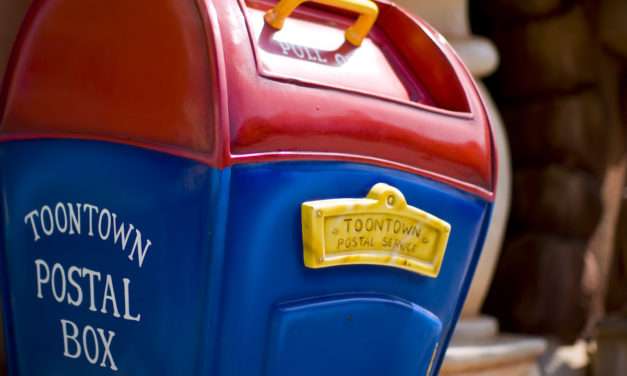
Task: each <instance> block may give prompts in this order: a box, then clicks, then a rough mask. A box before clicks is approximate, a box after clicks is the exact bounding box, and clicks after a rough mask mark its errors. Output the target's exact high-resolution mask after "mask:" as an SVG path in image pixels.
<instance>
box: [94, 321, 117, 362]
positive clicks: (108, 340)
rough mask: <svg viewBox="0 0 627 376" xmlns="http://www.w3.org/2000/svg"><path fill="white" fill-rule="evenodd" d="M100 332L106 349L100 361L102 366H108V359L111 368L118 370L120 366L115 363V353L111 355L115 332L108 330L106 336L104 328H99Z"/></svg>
mask: <svg viewBox="0 0 627 376" xmlns="http://www.w3.org/2000/svg"><path fill="white" fill-rule="evenodd" d="M98 334H99V335H100V340H102V344H103V346H104V351H103V354H102V362H101V363H100V367H106V365H107V359H108V360H109V364H110V366H109V368H111V370H113V371H117V370H118V366H117V365H116V364H115V361H114V360H113V355H111V341H113V337H115V332H112V331H110V330H109V331H108V336H107V337H106V338H105V333H104V330H102V329H100V328H98Z"/></svg>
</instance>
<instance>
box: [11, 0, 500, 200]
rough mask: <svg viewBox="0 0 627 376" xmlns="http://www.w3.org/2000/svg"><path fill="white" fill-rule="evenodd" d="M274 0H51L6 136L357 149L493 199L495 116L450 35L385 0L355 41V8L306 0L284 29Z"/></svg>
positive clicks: (271, 149)
mask: <svg viewBox="0 0 627 376" xmlns="http://www.w3.org/2000/svg"><path fill="white" fill-rule="evenodd" d="M272 4H273V2H264V1H246V2H245V1H244V0H240V1H235V0H213V1H212V0H197V1H196V2H194V1H193V0H189V1H181V0H134V1H121V0H119V1H118V0H116V1H107V2H101V1H100V2H98V1H84V0H83V1H67V0H66V1H61V0H37V1H36V2H35V4H34V5H33V7H32V8H31V10H30V12H29V14H28V16H27V19H26V21H25V23H24V26H23V28H22V31H21V33H20V36H19V38H18V42H17V43H16V46H15V50H14V54H13V57H12V60H11V62H10V67H9V70H8V72H7V76H6V79H5V80H4V87H3V90H2V97H1V98H0V99H1V100H2V101H1V102H0V103H1V104H2V107H0V111H2V112H1V113H0V115H1V125H0V137H1V139H2V140H19V139H26V138H68V137H71V138H81V139H97V140H107V141H114V142H123V143H130V144H133V145H138V146H142V147H148V148H152V149H157V150H161V151H165V152H168V153H172V154H176V155H182V156H185V157H187V158H193V159H196V160H199V161H202V162H204V163H207V164H210V165H212V166H215V167H226V166H229V165H232V164H237V163H254V162H263V161H275V160H346V161H354V162H361V163H369V164H376V165H382V166H387V167H393V168H397V169H401V170H405V171H409V172H413V173H418V174H421V175H424V176H427V177H430V178H432V179H435V180H439V181H444V182H446V183H449V184H451V185H454V186H456V187H458V188H460V189H463V190H466V191H468V192H471V193H473V194H476V195H479V196H481V197H483V198H485V199H488V200H491V199H492V198H493V192H494V182H495V177H494V171H495V170H494V164H495V161H494V155H493V150H492V149H493V146H492V140H491V132H490V126H489V122H488V118H487V115H486V112H485V109H484V107H483V104H482V102H481V99H480V95H479V93H478V91H477V89H476V87H475V85H474V83H473V79H472V77H471V76H470V74H469V73H468V72H467V70H466V69H465V68H464V66H463V64H462V63H461V62H460V60H459V58H458V57H457V56H456V55H455V53H454V52H453V51H452V49H451V47H450V46H449V45H448V44H447V43H446V42H445V41H444V40H443V39H442V37H441V36H439V34H437V33H436V32H435V31H433V30H432V29H431V28H430V27H428V26H427V25H426V24H424V23H422V22H421V21H419V20H416V19H414V18H412V17H411V16H409V15H408V14H406V13H405V12H403V11H401V10H400V9H399V8H397V7H396V6H395V5H392V4H391V3H388V2H386V1H379V2H378V5H379V8H380V16H379V18H378V21H377V23H376V24H375V27H374V29H373V31H372V32H371V34H370V36H369V37H368V38H367V39H366V40H365V41H364V44H363V45H362V47H359V48H354V47H352V46H350V45H348V44H346V43H344V41H343V30H344V28H345V27H347V26H348V25H349V24H350V22H351V20H352V17H353V16H352V15H350V14H347V13H346V12H344V11H340V10H337V9H332V8H328V7H323V6H310V5H307V6H302V7H301V8H299V9H298V10H297V11H296V12H295V13H294V14H293V15H292V16H291V17H290V19H288V21H287V22H286V26H285V27H284V29H283V30H281V31H278V32H277V31H274V30H273V29H271V28H269V27H267V26H265V24H264V23H263V21H262V19H261V17H262V16H263V11H265V10H266V9H268V8H269V7H270V6H272ZM338 54H339V55H340V56H341V58H337V56H338Z"/></svg>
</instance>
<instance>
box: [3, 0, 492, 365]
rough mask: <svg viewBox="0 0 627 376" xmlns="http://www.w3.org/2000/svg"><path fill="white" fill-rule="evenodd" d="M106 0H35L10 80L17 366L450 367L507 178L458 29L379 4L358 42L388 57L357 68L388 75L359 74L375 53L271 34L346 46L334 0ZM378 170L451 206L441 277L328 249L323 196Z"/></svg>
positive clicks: (6, 277)
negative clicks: (270, 20)
mask: <svg viewBox="0 0 627 376" xmlns="http://www.w3.org/2000/svg"><path fill="white" fill-rule="evenodd" d="M105 3H106V4H105ZM105 3H102V2H90V1H60V0H39V1H36V2H35V4H34V5H33V7H32V9H31V10H30V12H29V15H28V17H27V20H26V22H25V24H24V26H23V29H22V32H21V34H20V38H19V39H18V42H17V44H16V47H15V50H14V54H13V57H12V61H11V67H10V69H9V71H8V73H7V75H6V77H5V80H4V86H3V91H2V97H1V99H2V102H0V106H1V107H0V108H1V111H2V112H1V115H2V118H1V119H2V123H1V125H0V194H1V195H2V201H1V203H0V210H1V214H2V216H1V222H2V227H1V228H0V229H1V231H0V236H1V249H0V260H1V269H0V270H1V278H2V280H1V282H2V296H3V300H2V302H3V312H4V328H5V337H6V338H5V341H6V351H7V356H8V363H9V373H10V375H23V376H30V375H50V376H51V375H63V376H70V375H112V374H122V375H136V376H143V375H216V376H218V375H219V376H227V375H229V376H230V375H246V376H250V375H272V376H293V375H299V376H308V375H312V376H313V375H320V374H326V375H338V376H351V375H360V376H364V375H390V376H410V375H411V376H415V375H423V374H424V375H426V374H435V373H437V371H438V369H439V366H440V364H441V362H442V359H443V355H444V352H445V349H446V347H447V344H448V341H449V339H450V336H451V333H452V331H453V329H454V325H455V322H456V320H457V318H458V316H459V313H460V310H461V307H462V304H463V300H464V297H465V295H466V293H467V290H468V287H469V284H470V281H471V279H472V274H473V272H474V269H475V266H476V263H477V260H478V258H479V255H480V250H481V246H482V243H483V238H484V236H485V233H486V230H487V227H488V225H489V219H490V213H491V207H492V199H493V194H492V192H494V187H493V185H494V183H493V180H494V177H493V171H494V164H495V162H494V156H493V151H492V142H491V133H490V129H489V124H488V121H487V116H486V115H485V111H484V109H483V107H482V104H481V100H480V98H479V95H478V93H477V91H476V88H475V87H474V84H473V82H472V78H471V77H470V76H469V74H468V73H467V72H466V70H465V69H464V68H463V66H462V64H461V63H460V62H459V60H458V59H457V58H456V56H455V55H454V53H453V52H452V51H451V49H450V47H449V46H448V45H447V44H446V43H445V42H444V41H443V40H442V39H441V38H440V37H439V36H438V35H437V34H436V33H435V32H434V31H433V30H431V29H430V28H428V27H427V26H426V25H424V24H423V23H421V21H418V20H416V19H414V18H412V17H410V16H409V15H407V14H406V13H404V12H402V11H401V10H399V9H398V8H397V7H396V6H394V5H391V4H389V3H386V2H379V3H378V5H379V8H380V11H381V14H380V19H379V21H378V23H377V24H376V25H375V28H374V29H373V31H372V32H371V34H370V36H369V37H368V38H367V39H366V41H365V42H364V45H363V46H362V47H360V48H359V49H356V48H355V49H351V48H352V47H347V46H345V45H343V46H342V47H340V48H339V49H338V50H341V53H342V54H343V56H346V59H348V60H349V61H350V60H351V59H354V60H355V64H359V63H364V61H370V62H371V63H372V70H373V71H374V73H373V72H370V71H368V70H366V73H363V72H362V73H360V74H368V75H374V76H376V77H375V78H373V82H372V83H366V84H364V83H363V82H355V85H357V86H359V85H362V86H363V85H372V87H371V88H370V89H372V90H370V89H369V88H368V87H360V88H358V89H355V90H353V89H351V87H350V85H351V82H352V81H351V80H355V77H353V76H351V75H350V74H352V72H349V73H346V72H345V71H349V70H354V69H355V66H349V65H350V64H345V65H342V66H331V65H329V66H324V68H322V67H321V64H320V61H317V62H311V61H303V60H299V58H298V56H289V55H288V54H286V53H285V48H286V47H285V46H286V45H288V44H287V43H288V42H285V41H283V42H281V41H279V42H276V43H275V47H276V46H278V48H279V49H278V50H272V48H270V47H267V46H268V45H270V46H271V45H272V41H274V40H276V38H278V37H279V36H281V35H282V36H283V37H284V38H288V39H289V38H290V35H291V34H290V33H295V34H299V33H301V32H302V30H300V29H298V27H301V28H303V29H306V28H307V27H312V28H314V30H317V31H318V32H319V33H320V34H319V35H321V38H322V39H325V40H327V39H328V40H331V41H338V40H339V41H340V44H341V41H342V38H343V34H342V32H343V29H344V28H345V25H346V24H347V23H350V15H349V14H344V13H342V12H339V13H338V11H337V10H335V9H333V8H328V7H307V6H304V7H302V9H299V10H298V11H297V12H296V13H295V14H294V15H293V20H294V21H293V25H294V28H293V29H290V28H289V27H288V26H289V24H290V22H292V18H290V19H289V20H288V21H287V26H286V28H285V29H284V30H282V31H281V32H274V33H275V34H272V35H270V36H268V35H267V33H269V31H268V30H267V29H266V28H265V27H264V26H263V21H262V20H260V17H262V15H263V12H264V11H266V10H267V9H269V8H270V7H271V6H272V5H273V3H272V2H269V3H266V2H244V1H231V0H229V1H226V0H225V1H217V0H216V1H197V2H194V1H174V0H172V1H166V0H160V1H143V0H142V1H138V2H124V1H113V2H105ZM392 26H394V27H395V28H400V29H401V30H400V31H399V32H402V33H404V34H405V35H408V36H409V37H412V36H413V39H412V40H413V41H414V42H413V43H414V45H411V43H404V41H399V40H397V39H398V37H397V36H395V34H394V31H392V29H393V28H392ZM257 31H258V33H257ZM299 35H300V36H298V35H297V37H294V38H295V40H296V41H298V40H301V41H302V40H303V36H302V35H303V34H302V33H301V34H299ZM264 38H270V39H268V40H265V39H264ZM273 38H274V39H273ZM298 38H300V39H298ZM305 39H306V38H305ZM201 42H202V43H201ZM266 42H267V43H269V44H265V43H266ZM290 43H292V42H290ZM302 43H313V44H315V43H316V42H315V41H314V42H311V41H307V40H305V42H302ZM51 44H52V46H51ZM264 46H266V47H267V48H266V47H264ZM288 46H291V47H290V49H293V50H295V51H296V50H297V48H299V47H294V46H297V45H296V44H295V42H294V43H292V44H289V45H288ZM315 48H318V47H316V46H314V47H311V50H308V52H307V53H311V51H314V52H316V53H317V54H318V56H322V57H324V56H327V55H325V53H326V54H328V53H331V52H329V51H327V50H324V49H322V48H320V49H317V50H316V49H315ZM342 49H343V50H342ZM347 49H349V50H350V51H348V52H347V51H346V50H347ZM361 49H363V50H361ZM362 51H363V52H362ZM421 51H422V52H426V53H427V54H432V55H433V57H431V58H423V59H424V61H422V60H421V61H414V60H410V58H411V57H412V56H414V55H412V53H418V52H421ZM335 53H336V54H338V53H340V52H335ZM329 56H330V55H329ZM373 56H374V57H373ZM399 56H401V57H402V58H400V57H399ZM264 59H266V60H264ZM321 59H322V58H321ZM368 59H375V60H374V61H373V60H368ZM279 60H280V63H278V62H277V61H279ZM351 63H352V62H351ZM281 64H283V65H284V67H283V68H281ZM285 66H288V67H289V69H290V72H289V75H288V73H285V71H281V69H288V68H285ZM318 66H320V67H321V68H320V70H321V72H318V73H315V74H316V75H317V76H316V80H313V79H312V78H311V75H312V74H314V73H311V72H312V69H314V68H316V67H318ZM382 67H383V68H382ZM386 67H387V68H389V67H392V68H394V69H387V70H386V69H384V68H386ZM425 67H430V68H431V70H429V71H424V72H423V73H421V76H420V77H418V76H417V75H418V73H416V72H418V71H419V69H418V68H425ZM410 68H411V69H410ZM334 70H340V76H342V75H343V74H344V73H346V74H347V75H346V76H345V77H339V76H338V75H337V72H335V71H334ZM334 72H335V73H334ZM408 72H409V73H408ZM283 74H285V76H283ZM301 74H302V77H300V78H298V77H297V78H298V79H295V78H294V77H293V76H294V75H296V76H298V75H301ZM377 74H380V75H379V76H377ZM308 75H309V76H308ZM325 75H331V78H329V80H336V81H337V80H340V81H341V80H347V82H345V83H344V84H343V85H341V84H340V83H338V82H335V81H334V82H333V83H331V84H328V85H327V84H326V83H325V79H326V76H325ZM431 75H439V76H441V77H445V78H446V77H448V76H446V75H449V76H450V77H449V78H448V79H446V80H445V82H447V83H446V85H448V86H447V88H444V89H446V90H448V91H455V90H457V91H458V92H457V94H458V95H461V99H459V98H458V97H455V98H452V99H451V98H447V97H446V94H445V93H444V91H445V90H444V89H443V88H439V87H435V88H433V87H430V86H429V85H430V84H434V85H435V84H436V83H437V82H436V81H433V80H435V78H429V77H431ZM338 77H339V78H338ZM450 78H452V80H451V79H450ZM378 80H382V81H390V82H400V84H402V85H400V86H399V87H401V88H402V90H401V93H400V94H399V93H396V94H394V93H392V94H389V95H388V94H385V93H384V94H382V93H380V92H377V90H378V89H377V86H378V85H379V83H378ZM436 86H437V85H436ZM369 90H370V91H369ZM412 93H414V94H415V93H418V94H420V95H414V94H412ZM397 94H398V95H401V96H400V97H399V96H395V95H397ZM402 95H405V96H406V98H405V97H402ZM399 124H400V125H399ZM380 182H383V183H386V184H388V185H390V186H393V187H395V188H397V189H398V190H399V191H401V192H402V193H403V194H404V196H405V199H406V200H407V203H408V204H410V205H412V206H414V207H417V208H420V209H421V210H424V211H425V212H427V213H430V214H432V215H434V216H436V217H438V218H441V219H442V220H444V221H446V222H447V223H448V224H450V228H451V233H450V238H449V240H448V245H447V248H446V254H445V256H444V259H443V262H442V266H441V269H440V271H439V274H438V275H437V277H435V278H432V277H429V276H424V275H420V274H417V273H413V272H411V271H408V270H404V269H401V268H394V267H388V266H384V265H343V266H335V267H328V268H321V269H313V268H309V267H307V266H306V265H305V264H304V262H303V231H302V227H301V205H302V204H303V203H304V202H308V201H312V200H326V199H335V198H363V197H365V196H366V194H367V193H368V191H369V189H370V188H371V187H372V186H373V185H375V184H376V183H380Z"/></svg>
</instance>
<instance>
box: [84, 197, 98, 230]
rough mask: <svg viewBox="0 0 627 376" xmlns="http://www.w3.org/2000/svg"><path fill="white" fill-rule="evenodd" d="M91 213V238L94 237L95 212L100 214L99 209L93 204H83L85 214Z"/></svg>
mask: <svg viewBox="0 0 627 376" xmlns="http://www.w3.org/2000/svg"><path fill="white" fill-rule="evenodd" d="M85 211H89V233H88V235H89V236H94V212H96V214H97V213H98V207H97V206H95V205H92V204H83V212H85Z"/></svg>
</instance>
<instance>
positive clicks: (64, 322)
mask: <svg viewBox="0 0 627 376" xmlns="http://www.w3.org/2000/svg"><path fill="white" fill-rule="evenodd" d="M68 325H70V326H71V327H72V331H73V334H71V335H70V334H68V331H67V328H68ZM61 327H62V328H63V329H62V330H63V356H65V357H66V358H71V359H76V358H78V357H79V356H81V344H80V343H79V342H78V340H77V339H76V337H78V326H76V324H74V323H73V322H72V321H69V320H61ZM68 340H72V341H73V342H74V347H75V348H76V351H74V353H70V350H69V347H70V346H69V343H68Z"/></svg>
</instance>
